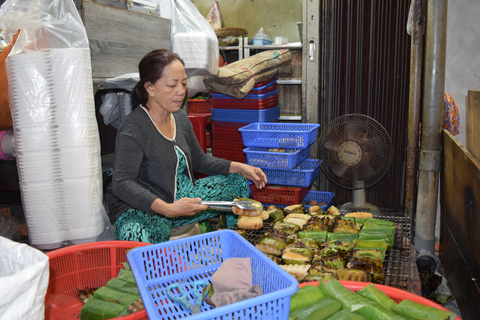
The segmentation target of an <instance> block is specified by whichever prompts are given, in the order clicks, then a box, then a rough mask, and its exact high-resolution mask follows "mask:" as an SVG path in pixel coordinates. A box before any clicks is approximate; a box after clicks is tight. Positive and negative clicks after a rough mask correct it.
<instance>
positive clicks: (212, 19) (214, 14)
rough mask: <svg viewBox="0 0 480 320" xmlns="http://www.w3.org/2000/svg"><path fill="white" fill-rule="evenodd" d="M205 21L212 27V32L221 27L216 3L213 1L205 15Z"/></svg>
mask: <svg viewBox="0 0 480 320" xmlns="http://www.w3.org/2000/svg"><path fill="white" fill-rule="evenodd" d="M207 21H208V23H210V25H211V26H212V28H213V30H216V29H220V28H221V27H222V18H221V16H220V10H219V9H218V2H217V1H215V3H214V4H213V7H212V8H211V9H210V12H208V14H207Z"/></svg>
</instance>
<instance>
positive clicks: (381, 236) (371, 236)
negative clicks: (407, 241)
mask: <svg viewBox="0 0 480 320" xmlns="http://www.w3.org/2000/svg"><path fill="white" fill-rule="evenodd" d="M358 240H384V241H385V242H386V243H388V249H390V248H391V247H393V241H394V240H395V238H394V237H393V236H389V235H388V234H385V233H365V232H360V233H359V234H358Z"/></svg>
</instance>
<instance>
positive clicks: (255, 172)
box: [230, 162, 268, 189]
mask: <svg viewBox="0 0 480 320" xmlns="http://www.w3.org/2000/svg"><path fill="white" fill-rule="evenodd" d="M230 173H240V174H241V175H242V176H244V177H245V178H247V179H248V180H251V181H252V182H253V183H254V184H255V186H256V187H257V189H263V188H264V187H265V185H266V184H267V182H268V181H267V176H266V175H265V172H263V171H262V169H260V168H257V167H254V166H251V165H248V164H245V163H240V162H232V164H231V169H230Z"/></svg>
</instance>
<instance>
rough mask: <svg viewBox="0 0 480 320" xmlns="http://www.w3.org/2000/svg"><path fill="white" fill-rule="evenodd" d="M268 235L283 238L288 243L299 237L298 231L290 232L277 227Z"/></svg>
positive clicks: (273, 237)
mask: <svg viewBox="0 0 480 320" xmlns="http://www.w3.org/2000/svg"><path fill="white" fill-rule="evenodd" d="M266 236H267V237H268V238H272V239H278V240H281V241H283V242H285V244H287V245H289V244H291V243H293V242H295V241H296V240H297V239H298V235H297V234H296V233H288V232H285V231H282V230H277V229H273V230H272V231H270V232H269V233H267V234H266Z"/></svg>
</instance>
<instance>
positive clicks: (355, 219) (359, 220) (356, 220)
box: [342, 216, 366, 226]
mask: <svg viewBox="0 0 480 320" xmlns="http://www.w3.org/2000/svg"><path fill="white" fill-rule="evenodd" d="M342 219H343V220H353V221H355V222H358V223H359V224H360V225H361V226H363V224H364V223H365V220H366V219H365V218H354V217H345V216H343V217H342Z"/></svg>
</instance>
